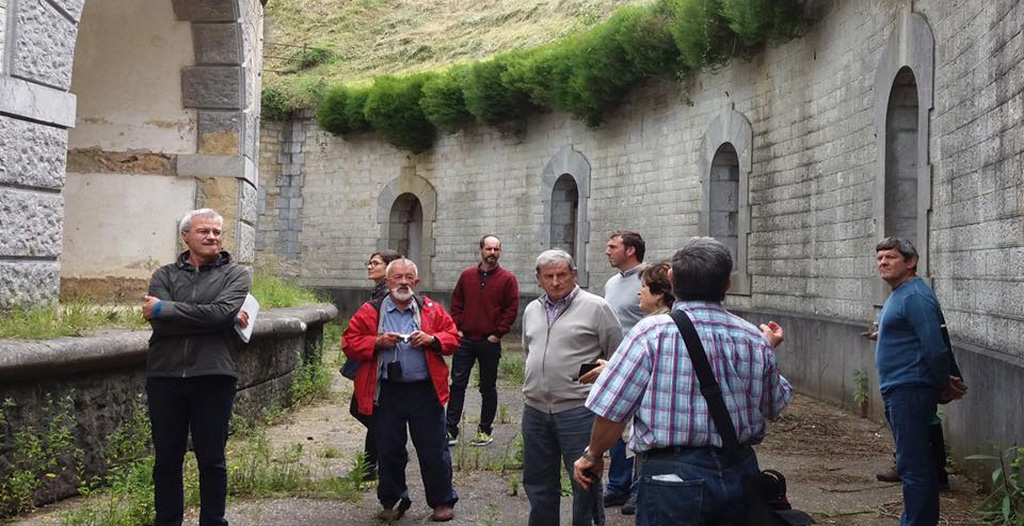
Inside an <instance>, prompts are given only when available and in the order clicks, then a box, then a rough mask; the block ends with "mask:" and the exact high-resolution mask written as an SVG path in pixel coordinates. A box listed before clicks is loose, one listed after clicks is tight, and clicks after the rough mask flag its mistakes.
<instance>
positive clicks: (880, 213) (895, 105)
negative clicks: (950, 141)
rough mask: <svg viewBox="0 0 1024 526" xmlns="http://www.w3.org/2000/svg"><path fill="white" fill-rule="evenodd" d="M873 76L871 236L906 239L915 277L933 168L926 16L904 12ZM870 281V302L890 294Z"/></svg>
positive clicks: (924, 245) (924, 249) (924, 242)
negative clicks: (874, 151) (914, 256)
mask: <svg viewBox="0 0 1024 526" xmlns="http://www.w3.org/2000/svg"><path fill="white" fill-rule="evenodd" d="M899 16H900V19H899V21H898V22H897V24H896V29H895V30H894V31H893V34H892V35H891V36H890V37H889V40H888V42H887V43H886V46H885V51H884V52H883V53H882V58H881V60H880V62H879V64H878V69H877V70H876V72H875V83H874V108H873V117H874V124H875V133H876V137H877V138H876V142H875V144H876V147H877V152H878V164H877V169H876V171H875V184H874V190H873V195H872V200H873V214H872V216H873V219H874V222H875V237H876V239H877V240H881V239H882V238H884V237H887V236H898V237H904V238H909V239H910V240H911V241H912V242H913V243H914V246H916V247H917V251H918V254H919V255H920V257H919V259H918V263H917V272H918V274H919V275H921V276H923V277H925V278H927V277H928V276H929V275H930V268H929V264H928V259H929V258H928V237H929V236H928V234H929V224H928V223H929V216H930V214H931V202H932V196H931V191H932V167H931V163H930V161H929V148H928V137H929V134H930V123H929V117H930V115H931V109H932V98H933V94H934V79H935V65H934V64H935V63H934V54H935V39H934V37H933V35H932V30H931V27H929V26H928V22H927V21H926V20H925V18H924V17H923V16H921V15H919V14H917V13H912V12H910V11H909V9H908V10H904V11H902V12H901V13H900V15H899ZM872 279H873V281H874V288H873V290H874V293H873V296H874V298H873V299H874V301H875V303H876V304H879V305H880V304H882V303H883V302H884V301H885V298H886V297H887V296H888V293H889V290H888V287H887V286H885V284H884V283H882V282H881V281H880V280H878V279H875V278H872Z"/></svg>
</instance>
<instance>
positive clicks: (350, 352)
mask: <svg viewBox="0 0 1024 526" xmlns="http://www.w3.org/2000/svg"><path fill="white" fill-rule="evenodd" d="M419 281H420V280H419V277H418V271H417V269H416V264H415V263H413V262H412V261H410V260H408V259H405V258H401V259H396V260H394V261H392V262H391V263H390V264H388V267H387V282H388V289H389V291H390V292H389V294H388V295H387V296H385V297H384V298H381V299H379V300H376V301H369V302H366V303H364V304H363V305H362V306H361V307H359V310H358V311H356V313H355V315H354V316H352V319H351V320H349V324H348V328H346V329H345V334H344V335H343V336H342V348H343V349H344V351H345V355H346V356H348V357H349V358H350V359H353V360H359V361H360V362H362V365H360V366H359V371H358V372H357V373H356V379H355V397H356V401H357V404H358V406H359V412H360V413H362V414H365V415H370V414H373V415H375V419H376V421H375V427H376V429H375V431H376V435H377V450H378V454H379V460H378V467H377V471H378V478H379V483H378V485H377V499H378V500H379V501H380V503H381V505H382V506H383V507H384V509H383V510H381V512H380V513H379V514H378V517H379V518H380V519H381V520H384V521H387V522H390V521H394V520H397V519H398V518H400V517H401V516H402V515H403V514H405V512H406V510H408V509H409V508H410V507H411V506H412V501H411V500H410V499H409V490H408V488H407V487H406V484H405V465H406V464H407V463H408V462H409V455H408V453H407V452H406V436H407V434H408V435H411V436H412V443H413V446H415V447H416V456H417V457H418V458H419V462H420V472H421V475H422V477H423V486H424V489H425V490H426V491H425V492H426V496H427V504H428V505H429V506H430V507H431V508H433V509H434V513H433V514H432V515H431V516H430V518H431V520H433V521H448V520H451V519H452V516H453V508H454V506H455V503H456V502H457V501H458V500H459V497H458V494H456V493H455V489H454V488H453V487H452V457H451V454H450V453H449V451H448V443H447V441H446V440H445V427H444V426H445V420H444V404H445V403H446V402H448V366H447V365H446V364H445V362H444V355H450V354H452V353H454V352H455V349H456V347H458V346H459V335H458V331H457V330H456V329H455V323H454V322H452V319H451V317H450V316H449V315H448V313H447V312H445V310H444V307H442V306H441V305H440V304H438V303H436V302H434V301H433V300H431V299H430V298H427V297H425V296H417V295H416V294H415V293H414V288H415V286H416V284H418V283H419ZM407 429H408V431H407ZM396 503H397V504H398V506H397V507H395V504H396Z"/></svg>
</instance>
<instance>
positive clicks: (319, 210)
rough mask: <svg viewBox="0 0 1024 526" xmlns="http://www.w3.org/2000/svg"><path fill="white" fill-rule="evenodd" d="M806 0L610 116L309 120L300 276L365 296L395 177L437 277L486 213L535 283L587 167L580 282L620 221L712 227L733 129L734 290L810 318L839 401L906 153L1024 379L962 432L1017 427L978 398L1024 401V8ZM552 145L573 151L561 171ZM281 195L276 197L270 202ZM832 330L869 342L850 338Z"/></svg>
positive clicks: (764, 307)
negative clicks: (430, 121)
mask: <svg viewBox="0 0 1024 526" xmlns="http://www.w3.org/2000/svg"><path fill="white" fill-rule="evenodd" d="M807 5H808V7H809V9H810V10H811V11H812V13H811V14H812V16H813V17H814V19H815V23H814V24H813V25H812V27H810V29H809V30H808V32H807V33H806V34H805V35H804V36H803V37H801V38H799V39H797V40H794V41H791V42H789V43H786V44H783V45H779V46H776V47H771V48H769V49H766V50H765V51H764V52H762V53H760V54H759V55H757V56H756V57H754V58H753V59H752V60H751V61H749V62H744V61H734V62H733V63H731V64H730V65H728V66H727V67H724V68H722V69H720V70H718V71H716V72H713V73H704V74H701V75H699V76H697V77H696V78H694V79H693V80H692V81H690V83H689V84H688V85H686V86H679V85H676V84H674V83H669V82H652V83H650V84H649V85H647V86H645V87H643V88H641V89H638V90H636V91H635V92H634V93H632V94H631V95H630V96H629V97H628V98H627V99H626V100H624V101H623V103H622V104H621V105H620V106H619V107H618V108H616V109H615V110H614V111H613V112H611V113H610V114H609V115H608V116H607V120H606V123H605V124H603V125H602V126H601V127H599V128H596V129H590V128H587V127H586V126H585V125H583V124H582V123H581V122H578V121H576V120H574V119H572V118H571V117H568V116H566V115H563V114H559V113H548V114H541V115H532V116H530V118H529V119H528V122H527V123H526V126H525V129H524V130H520V132H519V133H516V132H509V131H507V130H506V131H503V130H497V129H492V128H487V127H472V128H469V129H466V130H463V131H460V132H458V133H456V134H454V135H448V136H444V137H442V138H441V139H440V140H439V141H438V143H437V144H436V146H435V147H434V148H433V149H431V150H429V151H427V152H424V153H421V154H419V155H414V154H411V153H408V152H405V151H400V150H397V149H395V148H393V147H391V146H389V145H387V144H386V143H384V142H383V141H382V140H381V139H380V138H379V137H377V136H376V135H373V134H366V135H359V136H354V137H351V138H348V139H345V140H343V139H342V138H340V137H335V136H332V135H330V134H327V133H325V132H323V131H321V130H318V129H316V128H315V126H313V125H312V124H311V123H310V122H308V121H306V122H303V127H304V129H305V143H304V145H303V149H302V150H301V151H294V150H293V151H292V152H291V153H292V157H293V159H294V158H295V155H294V154H296V153H301V154H302V156H301V157H302V158H301V162H300V163H293V166H294V165H295V164H298V165H299V170H300V173H299V175H300V176H301V180H302V183H301V192H302V198H301V201H300V203H301V211H300V213H299V221H298V225H295V226H301V229H299V228H294V229H293V230H291V234H292V235H295V236H297V237H298V242H299V251H298V254H299V256H298V259H297V260H296V264H297V265H298V267H299V269H300V270H299V272H300V274H301V275H302V276H303V278H302V279H303V281H304V282H305V283H307V284H310V285H315V286H318V287H324V288H328V289H335V290H338V291H339V292H338V295H339V297H341V296H342V294H341V291H352V292H351V293H348V294H349V295H350V296H352V297H355V295H356V294H357V291H359V290H362V289H364V288H365V287H366V284H367V283H366V281H365V269H364V267H363V266H362V262H363V261H365V258H366V257H367V255H368V254H369V253H371V252H373V251H374V250H375V249H377V248H379V247H381V246H386V245H387V244H389V243H394V242H395V241H396V240H389V239H387V230H386V229H385V228H383V226H385V225H386V223H387V221H388V215H387V212H389V211H390V207H391V206H392V205H393V203H394V202H395V199H396V198H397V197H398V194H396V193H395V192H394V191H393V189H394V188H396V187H402V188H413V184H412V183H413V182H416V185H415V187H416V188H420V189H421V190H422V194H423V195H421V194H417V197H419V198H420V200H421V202H425V203H426V202H428V201H430V199H427V198H426V197H425V194H427V193H432V194H433V195H434V196H435V197H434V198H433V201H432V207H433V208H432V209H430V208H431V207H428V206H424V216H425V217H426V216H428V214H432V219H431V221H429V222H426V221H425V224H424V229H426V228H427V227H428V226H429V228H430V229H431V232H432V235H431V236H429V238H430V239H429V246H425V248H424V249H423V251H424V256H423V259H424V260H426V261H421V262H419V263H421V269H422V268H424V263H426V264H427V265H426V266H427V267H428V268H429V269H430V270H429V273H428V274H427V275H425V276H423V278H424V281H426V282H427V283H428V285H427V288H428V289H434V290H437V291H445V290H448V289H450V288H451V287H452V286H453V284H454V282H455V280H456V279H457V276H458V273H459V272H460V271H461V270H462V269H463V268H465V267H466V266H469V265H471V264H473V263H474V260H475V258H476V243H477V240H478V239H479V237H480V236H481V235H482V234H484V233H494V234H497V235H499V236H500V237H501V238H502V240H503V248H504V253H503V258H502V263H503V265H504V266H505V267H506V268H509V269H510V270H512V271H513V272H515V273H516V274H517V276H519V278H520V283H521V285H522V290H523V292H524V294H536V293H537V291H538V289H537V286H536V284H535V281H534V279H533V278H532V276H531V274H532V273H533V259H534V258H535V257H536V255H537V254H538V253H539V252H540V251H541V250H543V249H546V248H548V246H549V245H548V244H549V242H550V232H551V224H550V219H551V206H550V205H551V199H552V186H551V185H552V184H553V183H554V181H553V180H551V176H553V177H558V176H559V175H561V174H563V173H571V174H572V175H573V177H574V180H575V182H576V183H577V185H579V188H580V191H579V209H580V212H579V213H578V215H577V222H578V224H577V229H578V232H579V233H580V236H579V238H578V239H579V242H578V243H577V247H578V248H577V251H578V254H577V256H579V257H578V259H579V260H581V266H582V268H581V271H582V274H583V275H584V279H581V281H582V282H584V284H586V285H588V286H589V288H590V289H591V290H592V291H596V292H598V293H600V292H601V291H602V286H601V285H602V284H603V283H604V281H605V280H606V279H607V278H608V277H609V276H610V275H611V272H612V271H611V269H610V268H608V267H607V265H606V263H605V257H604V255H603V247H604V243H605V241H606V239H607V235H608V233H609V232H611V231H613V230H616V229H620V228H632V229H636V230H638V231H640V232H641V233H642V234H643V235H644V236H645V238H646V239H647V240H648V259H649V260H658V259H661V258H665V257H668V256H669V255H670V254H671V252H672V251H673V250H674V249H675V248H676V247H678V246H680V245H681V244H682V242H683V241H685V240H686V239H687V238H688V237H690V236H693V235H697V234H699V233H702V232H707V231H708V230H707V229H708V228H710V227H709V226H706V225H710V220H709V219H708V218H709V210H710V204H709V201H708V193H709V191H708V188H709V187H710V185H709V179H710V168H711V166H712V164H713V156H714V153H715V152H716V151H718V148H719V146H720V145H721V144H723V143H726V142H727V143H729V144H731V145H732V146H733V147H734V148H735V150H736V153H737V159H738V162H739V165H740V167H739V171H740V174H739V177H740V182H739V185H738V188H739V196H738V198H739V199H738V201H739V202H738V205H739V210H738V211H737V215H736V221H737V225H736V226H737V227H738V231H739V236H738V237H739V239H738V247H737V253H738V259H739V260H740V261H738V262H737V270H738V271H742V272H741V273H740V275H738V276H736V277H737V278H740V277H742V278H743V279H742V280H737V281H738V283H740V285H738V286H737V290H736V293H734V294H731V295H730V296H729V298H728V300H727V303H728V306H729V307H731V308H734V309H737V310H740V311H743V312H746V313H748V314H750V315H751V316H770V317H785V319H786V320H787V322H788V323H789V326H788V327H787V330H789V331H790V333H791V334H797V333H798V334H801V336H800V337H794V338H793V339H792V340H791V342H792V343H791V345H792V348H791V349H788V350H787V351H783V352H782V353H781V355H782V356H783V361H784V363H786V364H787V367H789V371H790V374H791V376H792V377H793V379H794V380H795V381H796V382H797V384H798V385H800V387H801V389H806V390H808V392H813V393H815V394H818V395H820V396H823V397H827V398H832V399H834V400H837V401H838V400H844V399H848V398H849V396H851V383H852V378H853V373H854V371H856V370H858V369H863V370H867V371H873V366H872V352H873V349H872V348H871V346H870V345H868V344H867V343H866V342H861V341H859V340H857V338H858V337H859V336H857V334H858V333H859V332H860V330H863V329H864V328H866V327H868V326H869V325H870V323H871V322H872V321H873V320H874V319H875V317H876V316H877V312H878V308H879V306H880V305H881V302H882V301H884V299H885V293H886V291H885V287H884V284H883V283H882V282H881V281H880V280H879V279H878V277H877V275H876V272H875V267H874V250H873V247H874V245H875V243H876V242H877V241H878V239H879V238H880V237H881V236H883V235H885V234H886V232H885V217H886V212H887V211H888V212H889V215H890V216H892V215H893V211H892V207H893V206H894V205H893V204H891V203H892V202H894V201H893V200H892V199H891V197H892V196H891V195H889V196H888V197H890V199H889V200H887V199H886V197H887V194H886V190H885V188H886V185H885V184H884V183H885V181H884V177H885V176H884V174H885V173H886V163H890V164H891V163H904V164H903V166H905V167H912V168H908V170H911V171H909V172H907V173H908V174H909V175H908V177H911V178H913V177H916V178H917V188H918V191H917V193H916V195H915V196H913V198H912V201H913V202H909V203H907V204H906V206H909V207H910V208H911V209H912V210H916V214H915V215H916V217H917V219H916V232H917V234H918V235H917V236H916V237H917V239H918V241H919V245H920V247H919V248H920V249H921V253H922V258H921V263H922V264H921V270H922V272H923V273H924V275H925V277H926V279H928V280H929V281H930V282H931V283H932V284H933V285H934V287H935V290H936V292H937V294H938V297H939V299H940V301H941V302H942V304H943V307H944V310H945V313H946V318H947V320H948V321H949V325H950V330H951V333H952V336H953V338H954V340H956V341H957V342H958V343H957V347H958V352H960V353H962V354H964V355H965V357H964V358H963V359H962V360H961V361H962V362H963V363H965V364H970V365H967V366H966V367H968V368H965V369H964V374H965V375H966V376H967V378H968V382H971V383H972V384H973V385H978V386H981V385H983V383H984V382H985V381H986V380H985V379H988V378H990V377H996V376H999V377H1002V376H1005V375H1009V377H1010V378H1012V379H1016V380H1017V382H1016V385H1015V384H1014V383H1013V382H1010V381H1009V380H1007V381H1001V382H1000V385H1006V386H1008V389H1009V390H1010V392H992V391H989V390H988V388H987V387H984V388H982V389H978V390H972V392H971V395H970V399H969V400H968V401H965V402H963V403H957V404H953V405H951V406H949V407H948V408H947V415H948V416H949V417H950V418H949V420H951V421H952V422H954V424H951V425H950V431H951V432H952V434H953V437H952V440H951V443H953V444H954V445H955V447H956V448H958V449H957V451H958V453H960V454H963V453H967V452H970V451H969V450H970V449H972V448H976V449H986V448H987V447H988V446H987V441H995V442H1002V443H1010V442H1013V441H1014V440H1016V439H1018V438H1019V437H1020V436H1024V418H1015V419H1011V420H1007V422H1013V423H1012V424H1008V423H1005V422H1003V423H999V424H993V422H991V421H989V420H984V419H982V417H981V416H980V415H977V414H976V413H979V412H985V413H987V414H989V415H991V414H997V415H1003V416H1008V415H1019V411H1020V408H1019V407H1017V405H1018V404H1016V402H1015V401H1016V400H1020V399H1021V397H1024V381H1021V380H1024V350H1022V349H1021V347H1020V346H1019V345H1018V342H1019V341H1020V340H1021V339H1022V332H1024V302H1022V300H1021V298H1022V297H1024V295H1022V294H1018V293H1015V292H1024V291H1018V289H1020V288H1021V287H1022V281H1021V280H1020V276H1021V275H1022V271H1024V267H1022V265H1024V264H1022V263H1020V262H1021V261H1024V257H1022V256H1024V228H1022V226H1024V200H1022V196H1024V187H1022V184H1021V181H1022V179H1021V177H1020V171H1021V159H1022V156H1021V152H1022V151H1024V139H1022V138H1021V137H1024V135H1022V134H1021V131H1022V123H1021V120H1022V119H1024V108H1022V107H1024V95H1021V92H1022V90H1024V76H1021V75H1019V72H1020V70H1021V68H1022V65H1024V62H1022V59H1024V37H1022V35H1021V33H1020V32H1019V28H1020V27H1021V25H1022V23H1024V7H1022V6H1021V5H1020V4H1019V3H1018V2H1015V1H1012V0H1000V1H994V2H992V1H983V0H969V1H966V2H960V3H957V4H956V5H953V4H951V3H949V2H943V1H940V0H931V1H927V0H921V1H916V2H913V6H912V7H913V11H911V3H910V2H909V1H905V0H903V1H876V2H861V1H855V0H841V1H838V2H809V3H808V4H807ZM905 68H909V69H910V70H912V72H913V75H914V82H915V89H916V98H917V102H916V104H917V106H916V111H917V123H916V126H914V127H915V128H916V129H917V141H916V142H914V143H913V144H915V145H916V148H914V147H902V148H897V149H894V150H893V151H894V152H895V153H890V154H887V153H886V151H887V150H886V147H885V145H886V144H887V143H886V133H885V132H886V118H887V114H888V111H887V110H888V101H889V98H890V97H889V95H890V91H891V89H892V84H893V81H894V79H895V77H896V76H897V74H898V72H899V71H901V70H903V69H905ZM687 95H688V96H689V98H690V99H691V100H692V104H687V103H686V101H685V99H686V97H687ZM901 104H904V105H905V106H906V107H907V108H911V107H912V105H910V104H906V101H903V102H902V103H901ZM910 122H913V116H912V115H911V117H910ZM292 126H294V124H292ZM265 140H273V139H272V137H270V136H267V137H265ZM708 152H710V153H708ZM568 155H574V156H578V157H579V158H580V159H581V160H580V161H579V162H578V163H576V165H577V166H580V167H582V168H581V169H580V170H582V171H580V170H577V171H580V173H573V172H572V170H574V169H570V168H568V167H567V166H568V165H565V164H561V163H560V162H558V161H557V160H558V159H562V158H565V157H566V156H568ZM908 156H909V157H908ZM264 161H268V160H267V159H264ZM552 163H554V164H555V165H557V166H559V167H560V168H558V169H555V172H553V173H547V170H546V168H548V167H549V166H551V165H552ZM264 166H265V167H266V164H264ZM584 168H585V170H584ZM265 169H266V168H265ZM583 171H585V172H586V177H583V176H582V175H581V174H582V172H583ZM290 177H295V175H294V174H293V175H291V176H290ZM584 179H586V181H584ZM549 180H550V183H549V182H548V181H549ZM279 182H283V181H282V180H281V179H280V178H279ZM293 182H294V179H289V180H288V184H293ZM271 192H272V191H270V190H268V195H269V194H270V193H271ZM895 202H898V201H895ZM886 203H890V204H889V205H888V208H889V210H887V204H886ZM272 213H277V212H273V211H271V210H268V209H262V210H261V216H260V217H261V221H263V220H264V218H266V217H267V216H268V215H272ZM901 217H902V216H901ZM904 220H905V218H903V219H901V221H904ZM273 224H274V225H275V226H274V228H275V229H276V230H273V231H272V232H271V231H270V230H266V231H264V230H263V228H262V227H261V229H260V232H259V234H258V236H259V237H258V239H257V247H258V250H261V251H265V252H268V253H269V252H275V251H277V250H278V249H277V248H276V247H275V246H274V245H273V244H271V243H270V240H271V239H275V240H279V239H281V236H282V228H291V227H285V226H284V225H283V223H281V222H280V221H276V222H273ZM293 225H294V223H293ZM271 236H276V237H271ZM427 237H428V236H424V239H425V240H426V239H427ZM427 244H428V243H427V242H426V241H425V245H427ZM744 250H745V255H744V254H743V251H744ZM588 274H589V284H588V283H587V282H586V276H587V275H588ZM744 283H745V284H744ZM346 297H347V296H346ZM826 328H827V331H826ZM858 328H859V329H860V330H856V329H858ZM794 331H795V332H794ZM823 331H825V332H823ZM826 335H829V338H832V337H836V338H839V337H841V338H846V339H851V338H852V339H853V340H854V341H855V342H844V343H843V344H842V345H838V344H835V343H834V340H832V339H829V338H826V337H825V336H826ZM806 353H820V355H821V356H822V359H821V361H819V362H816V363H818V364H819V366H818V368H817V369H815V370H814V371H811V370H810V369H808V368H806V367H803V366H802V365H801V364H798V363H795V362H794V360H795V358H787V356H791V357H797V356H804V355H805V354H806ZM844 353H853V354H850V355H849V356H856V359H853V358H849V356H847V355H846V354H844ZM812 373H813V374H812ZM870 381H871V382H872V387H871V389H877V383H876V382H877V380H876V379H875V378H874V377H873V376H872V377H871V379H870ZM1014 385H1015V386H1014ZM1008 400H1009V401H1011V402H1008ZM983 407H987V410H986V411H981V410H980V408H983ZM876 410H877V406H876ZM875 415H876V416H878V415H879V413H877V412H876V413H875ZM986 418H987V417H986ZM978 430H984V432H979V431H978Z"/></svg>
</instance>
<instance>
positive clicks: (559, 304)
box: [544, 285, 580, 324]
mask: <svg viewBox="0 0 1024 526" xmlns="http://www.w3.org/2000/svg"><path fill="white" fill-rule="evenodd" d="M579 293H580V286H579V285H576V286H575V287H573V289H572V291H570V292H569V293H568V294H566V295H565V296H564V297H563V298H562V299H560V300H558V301H551V298H548V295H547V294H545V295H544V310H545V311H547V314H548V324H551V323H554V321H555V320H557V319H558V317H559V316H561V315H562V312H564V311H565V309H567V308H568V307H569V304H570V303H572V300H573V299H575V298H576V295H577V294H579Z"/></svg>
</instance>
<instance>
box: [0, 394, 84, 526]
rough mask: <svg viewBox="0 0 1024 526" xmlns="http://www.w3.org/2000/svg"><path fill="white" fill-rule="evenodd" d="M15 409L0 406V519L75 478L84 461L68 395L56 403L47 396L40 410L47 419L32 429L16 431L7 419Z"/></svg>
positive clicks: (11, 404)
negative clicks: (38, 494)
mask: <svg viewBox="0 0 1024 526" xmlns="http://www.w3.org/2000/svg"><path fill="white" fill-rule="evenodd" d="M15 409H16V405H15V403H14V401H12V400H10V399H7V400H4V402H3V406H2V407H0V439H2V442H0V477H2V478H0V518H3V517H8V516H11V515H16V514H18V513H21V512H24V511H27V510H29V509H31V508H32V500H33V496H34V495H35V493H36V492H37V491H38V490H40V489H41V488H43V487H44V486H45V485H47V484H51V483H53V482H54V481H56V480H57V479H66V478H68V477H74V476H76V475H75V473H76V472H80V471H81V469H80V467H81V463H82V461H83V458H84V452H83V451H82V449H81V448H79V447H78V446H77V445H76V444H75V435H74V431H75V425H76V424H75V418H74V412H73V410H74V401H73V400H72V398H71V396H70V395H69V396H66V397H62V398H60V399H59V400H56V401H55V400H53V399H52V398H51V397H50V396H49V395H47V396H46V399H45V401H44V403H43V407H42V413H43V414H45V415H47V418H46V419H44V420H41V421H38V422H36V423H35V425H32V426H27V427H21V428H19V429H15V428H14V427H13V426H12V425H11V423H10V421H9V416H8V415H9V414H10V412H11V411H13V410H15Z"/></svg>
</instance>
